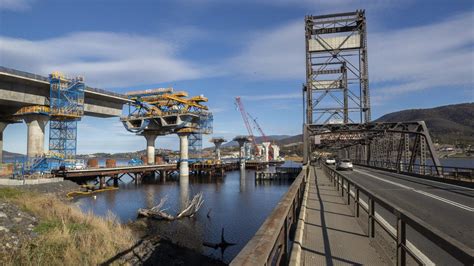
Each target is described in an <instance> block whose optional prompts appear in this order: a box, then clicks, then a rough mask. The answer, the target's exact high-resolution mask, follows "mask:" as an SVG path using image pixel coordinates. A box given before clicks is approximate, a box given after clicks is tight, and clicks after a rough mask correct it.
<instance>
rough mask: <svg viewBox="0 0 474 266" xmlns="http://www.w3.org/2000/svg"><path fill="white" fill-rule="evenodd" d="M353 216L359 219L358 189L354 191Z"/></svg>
mask: <svg viewBox="0 0 474 266" xmlns="http://www.w3.org/2000/svg"><path fill="white" fill-rule="evenodd" d="M355 194H356V195H355V214H356V217H359V188H357V187H356V189H355Z"/></svg>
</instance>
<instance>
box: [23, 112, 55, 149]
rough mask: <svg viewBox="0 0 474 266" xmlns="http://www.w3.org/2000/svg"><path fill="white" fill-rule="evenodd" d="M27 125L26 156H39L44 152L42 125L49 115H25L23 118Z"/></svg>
mask: <svg viewBox="0 0 474 266" xmlns="http://www.w3.org/2000/svg"><path fill="white" fill-rule="evenodd" d="M24 120H25V122H26V125H27V127H28V143H27V152H26V154H27V155H28V158H33V157H36V156H41V155H43V154H44V127H45V126H46V124H47V123H48V120H49V117H48V116H45V115H27V116H26V117H25V118H24Z"/></svg>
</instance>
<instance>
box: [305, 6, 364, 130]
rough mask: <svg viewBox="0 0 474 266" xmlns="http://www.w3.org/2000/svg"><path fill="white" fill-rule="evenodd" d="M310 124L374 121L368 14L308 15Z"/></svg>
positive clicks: (307, 51)
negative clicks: (370, 95)
mask: <svg viewBox="0 0 474 266" xmlns="http://www.w3.org/2000/svg"><path fill="white" fill-rule="evenodd" d="M305 31H306V34H305V36H306V42H305V43H306V84H305V85H304V91H305V92H306V105H307V112H306V123H307V124H326V123H341V122H343V123H349V122H351V123H367V122H370V119H371V117H370V97H369V81H368V80H369V74H368V62H367V29H366V21H365V12H364V11H363V10H357V11H356V12H350V13H340V14H331V15H322V16H306V17H305Z"/></svg>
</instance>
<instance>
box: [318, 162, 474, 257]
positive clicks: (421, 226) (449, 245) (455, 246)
mask: <svg viewBox="0 0 474 266" xmlns="http://www.w3.org/2000/svg"><path fill="white" fill-rule="evenodd" d="M322 165H323V166H322V167H323V169H324V171H325V173H326V174H327V175H328V177H329V178H330V180H331V181H332V182H333V183H334V186H336V188H337V190H338V191H341V195H342V197H345V198H346V203H347V204H348V205H350V204H351V199H353V200H354V204H355V216H356V217H359V214H360V213H359V210H360V208H362V210H364V211H365V212H367V214H368V233H369V237H371V238H374V237H375V223H377V224H379V225H380V227H381V228H382V229H384V231H386V232H387V233H388V235H389V236H390V237H391V238H392V239H394V240H395V241H396V243H397V249H396V255H397V256H396V262H397V265H406V259H407V258H406V254H407V253H408V254H409V255H410V256H411V257H412V258H413V259H414V260H415V261H416V262H417V263H419V264H420V265H422V264H423V262H422V260H421V259H420V258H419V257H418V256H417V255H416V254H415V252H414V251H413V250H411V249H410V248H409V247H408V245H407V235H406V233H407V230H406V227H407V225H408V226H410V227H411V228H413V229H414V230H415V231H417V232H418V233H420V234H421V235H423V236H424V237H425V238H427V239H428V240H430V241H431V242H432V243H433V244H435V245H436V246H438V247H439V248H441V249H443V250H444V251H446V252H447V253H449V254H450V255H451V256H452V257H453V258H455V259H456V260H458V261H459V262H461V263H462V264H464V265H473V264H474V250H473V249H471V248H469V247H467V246H466V245H464V244H463V243H461V242H459V241H457V240H456V239H454V238H452V237H450V236H449V235H447V234H445V233H443V232H441V231H439V230H437V229H436V228H434V227H432V226H430V225H428V224H427V223H425V222H424V221H422V220H421V219H419V218H417V217H416V216H415V215H413V214H411V213H409V212H408V211H406V210H403V209H401V208H399V207H397V206H396V205H395V204H393V203H391V202H389V201H387V200H386V199H384V198H382V197H381V196H379V195H378V194H376V193H373V192H370V191H369V190H368V189H366V188H365V187H363V186H361V185H359V184H358V183H356V182H354V181H352V180H351V179H350V178H348V177H346V176H344V175H343V174H341V173H339V172H337V171H336V170H334V169H332V168H330V167H329V166H327V165H325V164H322ZM351 188H352V191H353V193H351ZM361 192H362V193H363V194H365V195H366V196H367V197H368V199H369V200H368V204H367V205H368V207H367V208H366V207H365V206H364V205H362V204H361V202H360V201H361V200H360V193H361ZM344 194H345V195H344ZM375 203H377V204H379V205H380V206H381V207H382V208H384V209H385V210H387V211H389V212H390V213H392V214H394V215H395V217H396V219H397V226H396V234H393V233H392V232H391V230H390V229H389V228H387V226H386V225H385V224H384V223H383V222H382V221H380V220H379V219H378V218H377V217H376V215H375Z"/></svg>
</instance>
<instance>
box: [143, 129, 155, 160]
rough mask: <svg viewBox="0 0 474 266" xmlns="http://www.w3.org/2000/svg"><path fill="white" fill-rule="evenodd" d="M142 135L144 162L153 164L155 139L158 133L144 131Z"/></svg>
mask: <svg viewBox="0 0 474 266" xmlns="http://www.w3.org/2000/svg"><path fill="white" fill-rule="evenodd" d="M144 136H145V139H146V163H147V164H155V140H156V138H157V137H158V135H157V134H155V133H148V132H146V133H145V134H144Z"/></svg>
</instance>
